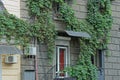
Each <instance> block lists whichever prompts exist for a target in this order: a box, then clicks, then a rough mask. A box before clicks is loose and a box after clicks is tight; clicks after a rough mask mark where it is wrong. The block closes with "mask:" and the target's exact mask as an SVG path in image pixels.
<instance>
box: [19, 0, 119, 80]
mask: <svg viewBox="0 0 120 80" xmlns="http://www.w3.org/2000/svg"><path fill="white" fill-rule="evenodd" d="M86 3H87V0H75V2H74V4H72V8H73V9H74V10H75V16H76V17H77V18H78V19H84V18H85V17H86V14H87V9H86ZM111 4H112V16H113V26H112V29H111V36H110V37H111V38H110V43H109V45H108V47H109V52H110V54H109V56H106V53H105V80H120V0H114V1H112V3H111ZM20 10H21V11H20V16H21V18H23V19H29V16H28V12H27V8H26V7H25V0H21V8H20ZM59 26H61V25H59ZM58 29H59V28H58ZM70 44H71V45H70V47H71V50H70V51H71V54H70V59H71V61H70V62H71V63H72V65H74V63H75V62H76V57H78V56H77V55H78V54H79V48H78V45H77V40H76V39H71V42H70ZM81 46H82V45H81ZM73 47H75V48H73ZM76 49H77V50H76ZM37 53H38V54H37V55H38V56H37V57H38V63H39V64H38V66H39V67H38V69H39V71H38V74H39V80H43V77H45V76H46V75H45V73H47V71H49V69H51V68H52V66H51V65H48V59H47V50H46V45H41V46H39V51H38V52H37ZM23 62H24V61H23ZM31 63H32V62H30V64H31ZM23 67H27V66H25V64H24V66H23V63H22V68H23ZM30 69H32V67H31V68H30ZM50 76H51V74H50Z"/></svg>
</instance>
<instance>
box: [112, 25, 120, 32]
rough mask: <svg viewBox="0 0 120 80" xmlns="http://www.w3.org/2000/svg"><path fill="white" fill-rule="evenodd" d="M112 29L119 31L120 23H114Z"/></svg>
mask: <svg viewBox="0 0 120 80" xmlns="http://www.w3.org/2000/svg"><path fill="white" fill-rule="evenodd" d="M111 30H113V31H119V25H118V24H113V25H112V29H111Z"/></svg>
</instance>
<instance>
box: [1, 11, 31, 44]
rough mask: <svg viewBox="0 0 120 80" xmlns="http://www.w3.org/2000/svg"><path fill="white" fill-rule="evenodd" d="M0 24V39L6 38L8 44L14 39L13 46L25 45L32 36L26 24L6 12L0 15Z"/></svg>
mask: <svg viewBox="0 0 120 80" xmlns="http://www.w3.org/2000/svg"><path fill="white" fill-rule="evenodd" d="M0 24H1V25H0V39H2V38H3V37H6V40H7V41H8V43H9V42H10V40H13V39H14V44H19V45H26V43H28V42H29V40H30V37H31V36H32V35H31V32H30V26H29V25H28V23H26V22H25V21H23V20H21V19H19V18H17V17H15V16H14V15H12V14H9V13H8V12H6V11H3V12H1V13H0Z"/></svg>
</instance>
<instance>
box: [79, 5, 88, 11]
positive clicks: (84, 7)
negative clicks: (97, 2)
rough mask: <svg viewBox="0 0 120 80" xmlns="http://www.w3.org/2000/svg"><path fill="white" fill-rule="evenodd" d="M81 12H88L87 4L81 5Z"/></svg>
mask: <svg viewBox="0 0 120 80" xmlns="http://www.w3.org/2000/svg"><path fill="white" fill-rule="evenodd" d="M79 11H81V12H87V6H84V5H80V10H79Z"/></svg>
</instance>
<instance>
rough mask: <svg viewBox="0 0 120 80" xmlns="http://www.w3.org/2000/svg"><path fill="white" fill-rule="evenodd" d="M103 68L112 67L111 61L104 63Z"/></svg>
mask: <svg viewBox="0 0 120 80" xmlns="http://www.w3.org/2000/svg"><path fill="white" fill-rule="evenodd" d="M105 68H109V69H110V68H111V69H112V68H113V64H112V63H105Z"/></svg>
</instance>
